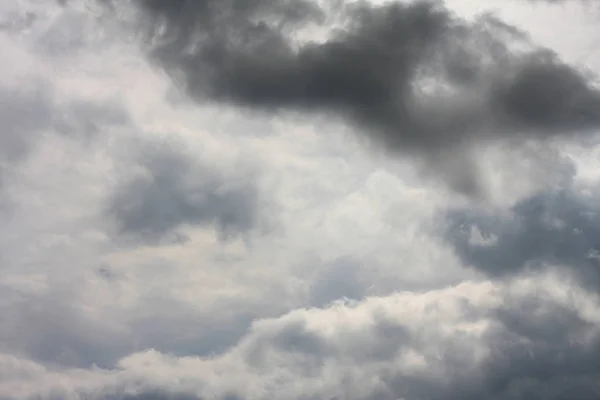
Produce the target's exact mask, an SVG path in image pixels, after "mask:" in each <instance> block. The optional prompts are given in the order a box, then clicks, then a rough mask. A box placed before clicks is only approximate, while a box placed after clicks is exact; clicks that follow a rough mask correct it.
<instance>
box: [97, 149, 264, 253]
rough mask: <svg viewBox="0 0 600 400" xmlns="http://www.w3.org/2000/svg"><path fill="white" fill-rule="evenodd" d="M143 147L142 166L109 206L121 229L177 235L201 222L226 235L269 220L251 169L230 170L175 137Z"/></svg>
mask: <svg viewBox="0 0 600 400" xmlns="http://www.w3.org/2000/svg"><path fill="white" fill-rule="evenodd" d="M142 147H145V148H146V149H147V150H146V151H141V152H140V153H141V155H140V163H139V164H138V165H139V166H140V167H141V168H142V169H143V171H142V172H141V173H140V174H139V175H138V176H137V177H134V178H132V179H131V180H129V181H126V182H124V183H122V184H121V186H120V187H118V188H117V189H116V192H115V193H114V194H113V196H112V198H111V199H110V201H109V205H108V208H107V213H108V215H109V216H110V217H112V218H113V219H114V220H115V222H116V225H117V230H118V233H119V234H120V235H123V236H124V237H128V236H129V237H134V238H138V239H141V240H142V241H147V242H160V241H161V240H163V239H167V240H176V241H178V240H184V239H185V238H184V237H182V236H181V233H180V232H177V229H178V228H180V227H182V225H187V226H193V225H199V226H213V227H214V229H215V230H216V231H217V233H218V235H219V237H220V238H221V239H227V238H230V237H235V236H237V235H240V234H241V235H243V234H246V233H248V232H249V231H250V230H252V229H254V228H259V227H260V224H261V223H263V222H265V221H264V219H263V215H262V212H263V210H262V209H261V207H262V206H263V204H261V199H260V193H259V189H258V187H257V183H256V182H254V181H253V179H254V177H253V176H252V174H251V172H249V171H246V172H247V173H246V174H245V175H244V172H241V173H238V176H235V175H232V174H229V175H227V174H226V173H225V172H221V171H218V170H217V169H216V168H211V167H210V166H209V165H202V164H201V163H195V161H193V159H191V158H190V156H189V155H188V154H186V153H185V152H184V151H183V150H182V151H178V148H177V146H176V145H174V144H170V143H165V142H163V143H157V144H156V145H153V144H150V145H148V146H142ZM261 219H263V220H261ZM173 235H175V236H173Z"/></svg>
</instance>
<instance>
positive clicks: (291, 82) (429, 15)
mask: <svg viewBox="0 0 600 400" xmlns="http://www.w3.org/2000/svg"><path fill="white" fill-rule="evenodd" d="M135 3H136V4H138V5H139V6H140V7H141V8H142V9H143V10H144V11H145V14H146V15H147V16H148V18H147V19H146V21H145V23H144V26H145V27H147V28H148V27H149V31H150V32H151V33H150V35H149V36H150V37H151V38H152V40H151V45H150V50H151V56H152V58H153V59H154V60H156V61H157V62H158V63H160V64H161V65H163V66H164V67H165V68H166V70H167V71H168V72H169V73H171V75H172V76H173V77H174V78H175V79H176V80H177V82H179V83H181V84H182V85H183V86H184V87H185V89H186V90H187V92H188V93H189V94H190V95H191V96H193V97H194V98H196V99H197V100H199V101H215V100H216V101H220V102H228V103H232V104H236V105H239V106H242V107H248V108H251V109H254V110H258V109H260V110H272V111H277V110H300V111H316V112H331V113H333V114H335V115H340V116H342V117H344V118H346V119H347V120H349V121H351V122H353V123H354V124H355V125H356V126H357V127H358V128H359V130H361V131H364V132H365V133H366V134H367V137H369V138H372V139H375V141H376V142H377V143H380V144H383V147H384V148H385V149H387V150H389V151H391V152H396V151H402V152H411V153H414V152H416V153H417V154H425V155H426V156H427V157H428V158H431V159H435V158H436V157H437V155H438V154H439V152H440V151H442V152H446V151H453V150H454V151H463V150H464V148H465V147H464V146H465V144H467V145H469V144H471V143H474V142H478V141H480V140H484V139H502V138H506V137H529V136H531V137H538V138H546V137H549V136H552V135H555V134H562V133H566V132H570V133H573V132H576V131H583V130H589V129H596V128H598V127H599V126H600V111H599V110H600V92H599V91H598V90H597V89H595V88H594V87H593V86H592V84H591V83H590V81H589V79H588V78H587V77H585V76H583V75H582V74H581V73H579V72H578V71H577V70H576V69H574V68H572V67H570V66H568V65H566V64H564V63H563V62H562V61H561V60H560V59H559V58H558V57H557V56H556V55H555V54H553V53H552V52H551V51H549V50H544V49H533V50H531V51H527V52H522V51H521V52H516V51H513V50H511V47H510V46H511V45H512V44H514V43H515V42H522V43H527V42H528V39H527V37H526V35H525V34H523V33H521V32H519V31H518V30H517V29H516V28H514V27H511V26H509V25H507V24H505V23H503V22H501V21H499V20H497V19H495V18H493V17H491V16H489V15H488V16H485V17H482V18H481V19H480V20H479V21H478V22H476V23H473V24H470V23H466V22H464V21H462V20H460V19H459V18H457V17H456V16H454V15H453V14H452V13H451V12H450V11H448V10H446V9H445V8H444V7H443V6H441V5H440V4H439V3H438V2H429V1H425V2H415V3H411V4H403V3H400V2H392V3H387V4H385V5H378V6H376V5H371V4H369V3H367V2H358V3H353V4H351V5H344V4H345V3H344V2H337V3H331V4H336V5H335V6H331V7H330V9H327V10H326V9H325V8H319V6H317V4H316V3H313V2H310V1H296V2H291V1H277V0H253V1H226V2H223V1H212V0H202V1H186V0H178V1H170V0H138V1H137V2H135ZM332 13H333V14H341V15H343V16H344V17H343V19H344V20H345V25H344V28H343V29H338V30H337V31H335V32H334V33H333V34H332V36H331V37H330V38H328V39H327V40H325V41H324V42H319V43H318V42H311V43H304V44H299V43H294V40H293V37H294V33H295V32H297V31H298V29H301V28H307V27H310V26H311V24H313V25H314V24H317V25H318V24H320V23H323V24H325V22H323V21H326V20H327V18H326V17H327V16H329V15H331V14H332ZM307 29H308V28H307ZM159 32H160V33H159ZM149 43H150V42H149ZM427 80H429V81H428V82H429V83H432V82H433V81H435V82H436V83H437V91H436V92H435V93H428V90H429V89H426V86H427V82H426V81H427ZM442 86H443V87H444V90H442ZM443 91H445V92H444V93H442V92H443ZM463 157H465V155H464V154H463ZM469 168H471V166H470V165H468V163H465V164H464V165H463V167H462V168H457V171H455V173H454V174H455V175H457V176H460V175H465V176H468V175H469V174H468V173H467V172H469V171H468V170H469ZM437 169H438V171H441V172H444V171H443V166H439V167H438V168H437ZM453 180H455V181H458V182H459V183H460V184H458V185H457V186H458V187H457V188H458V189H460V190H462V191H475V190H477V187H476V186H477V182H471V183H470V184H464V182H462V183H461V180H460V179H450V178H449V179H448V181H449V183H450V184H453V182H452V181H453ZM472 180H473V181H476V177H473V179H472ZM455 186H456V185H455ZM473 187H474V188H473Z"/></svg>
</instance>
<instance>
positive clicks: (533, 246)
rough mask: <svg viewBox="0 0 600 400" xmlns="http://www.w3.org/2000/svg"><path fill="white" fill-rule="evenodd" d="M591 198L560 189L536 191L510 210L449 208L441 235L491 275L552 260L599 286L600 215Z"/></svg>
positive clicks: (469, 260)
mask: <svg viewBox="0 0 600 400" xmlns="http://www.w3.org/2000/svg"><path fill="white" fill-rule="evenodd" d="M594 192H595V190H594ZM592 199H593V198H591V197H590V196H589V195H586V194H585V192H583V193H582V192H581V191H578V190H575V189H571V190H569V189H562V190H558V191H548V192H542V193H538V194H536V195H534V196H532V197H530V198H527V199H523V200H521V201H519V202H518V203H517V204H515V205H514V206H513V207H511V208H510V209H509V210H493V211H489V210H488V211H475V210H464V209H460V210H453V211H450V212H449V214H448V215H447V222H448V223H447V225H446V227H447V231H446V233H445V237H446V239H447V240H448V241H449V242H450V243H451V244H452V245H453V247H454V248H455V249H456V252H457V254H458V255H459V256H460V257H461V258H462V259H463V260H464V261H465V262H467V263H468V264H469V265H472V266H474V267H475V268H477V269H479V270H481V271H483V272H485V273H486V274H489V275H491V276H496V277H502V276H506V275H512V274H519V273H522V272H523V271H524V270H526V269H528V268H529V269H531V268H534V269H535V268H541V267H547V266H548V265H553V266H559V267H562V268H567V269H568V270H572V271H574V272H575V273H576V274H578V275H579V277H580V278H582V282H583V283H585V284H591V285H592V286H593V287H595V288H596V289H597V288H598V287H599V286H598V285H600V275H598V271H599V270H598V268H599V266H600V264H599V262H600V257H598V255H599V254H600V220H599V217H600V214H599V210H598V207H597V206H596V203H595V201H594V200H592Z"/></svg>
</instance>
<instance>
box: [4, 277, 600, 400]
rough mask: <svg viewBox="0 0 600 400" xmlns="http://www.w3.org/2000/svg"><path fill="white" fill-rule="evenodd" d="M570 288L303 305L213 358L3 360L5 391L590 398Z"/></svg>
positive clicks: (579, 318) (579, 308)
mask: <svg viewBox="0 0 600 400" xmlns="http://www.w3.org/2000/svg"><path fill="white" fill-rule="evenodd" d="M563 289H564V286H562V285H561V284H560V283H559V281H558V280H556V279H555V278H552V277H546V278H545V279H541V280H540V279H539V278H536V279H526V280H520V281H515V282H514V283H512V284H510V285H507V286H502V285H490V284H487V283H483V284H475V283H465V284H462V285H459V286H457V287H454V288H449V289H445V290H439V291H432V292H427V293H423V294H410V293H405V294H397V295H394V296H391V297H387V298H372V299H367V300H365V301H363V302H361V303H358V304H356V305H348V304H343V303H339V304H336V305H333V306H332V307H331V308H328V309H325V310H323V309H307V310H297V311H294V312H291V313H289V314H287V315H284V316H282V317H280V318H275V319H265V320H261V321H257V322H255V323H254V325H253V328H252V330H251V331H250V332H249V333H248V334H247V335H246V336H245V337H244V338H243V339H242V340H241V341H240V342H239V344H238V345H237V346H235V347H233V348H232V349H231V350H230V351H229V352H227V353H225V354H223V355H220V356H216V357H214V358H198V357H181V358H178V357H173V356H169V355H166V354H161V353H159V352H156V351H147V352H142V353H137V354H132V355H130V356H129V357H126V358H124V359H122V360H121V361H119V363H118V366H117V368H115V369H114V370H87V371H85V370H72V369H71V370H69V369H67V370H53V369H49V368H45V367H42V366H40V365H36V364H34V363H31V362H27V361H25V360H22V359H18V358H14V357H10V356H3V357H2V358H1V360H2V361H1V363H0V365H1V366H2V367H1V368H2V370H3V371H4V373H3V376H4V377H5V378H4V382H3V383H0V394H1V395H3V396H5V398H7V399H11V400H12V399H16V398H19V399H29V398H38V399H46V398H53V397H52V396H61V397H63V398H85V397H86V396H88V397H91V398H94V399H119V400H120V399H201V398H207V397H210V398H215V399H266V398H273V397H279V398H285V399H303V398H317V399H321V398H347V399H365V398H366V399H375V398H377V399H398V398H404V399H420V398H428V399H432V400H438V399H439V400H442V399H444V400H446V399H457V400H458V399H506V400H521V399H522V400H525V399H529V398H532V397H534V398H535V397H539V398H544V399H553V400H559V399H566V398H578V399H582V400H587V399H594V398H596V396H597V395H598V391H599V390H600V386H598V381H597V378H598V367H599V365H598V352H599V349H600V347H599V345H600V341H599V339H600V336H598V332H599V331H598V327H599V326H598V322H599V319H598V313H597V308H596V307H597V300H594V298H593V297H590V296H588V295H586V294H584V293H582V292H577V294H576V295H575V296H572V295H571V296H569V295H568V294H564V295H563V294H562V290H563ZM529 290H538V294H537V295H532V294H531V293H528V292H527V291H529ZM523 313H526V315H527V317H526V318H524V316H523ZM32 383H33V384H32Z"/></svg>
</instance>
